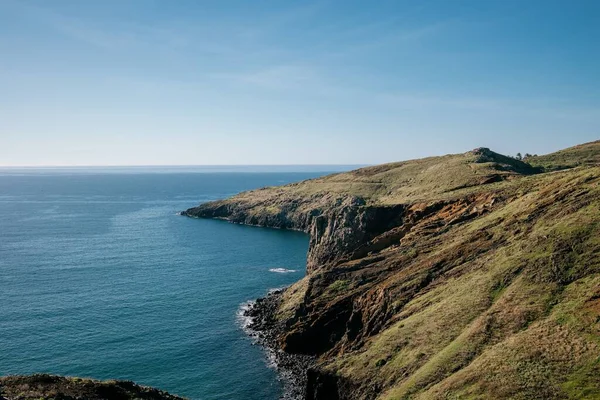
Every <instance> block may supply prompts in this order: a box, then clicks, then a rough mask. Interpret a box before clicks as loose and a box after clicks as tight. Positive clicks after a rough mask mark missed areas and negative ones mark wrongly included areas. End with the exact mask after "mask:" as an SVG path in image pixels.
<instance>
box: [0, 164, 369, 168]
mask: <svg viewBox="0 0 600 400" xmlns="http://www.w3.org/2000/svg"><path fill="white" fill-rule="evenodd" d="M365 165H373V164H369V163H350V164H327V163H326V164H139V165H137V164H133V165H132V164H108V165H83V164H82V165H3V164H0V168H149V167H153V168H157V167H159V168H160V167H162V168H164V167H335V166H365Z"/></svg>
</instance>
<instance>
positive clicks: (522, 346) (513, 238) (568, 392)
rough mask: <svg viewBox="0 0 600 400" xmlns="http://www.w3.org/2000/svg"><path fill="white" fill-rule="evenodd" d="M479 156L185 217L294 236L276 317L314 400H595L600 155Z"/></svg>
mask: <svg viewBox="0 0 600 400" xmlns="http://www.w3.org/2000/svg"><path fill="white" fill-rule="evenodd" d="M527 161H528V162H527V163H526V162H522V161H519V160H515V159H512V158H510V157H506V156H503V155H500V154H497V153H494V152H493V151H491V150H489V149H485V148H480V149H475V150H473V151H471V152H468V153H464V154H457V155H448V156H443V157H432V158H426V159H421V160H412V161H406V162H400V163H392V164H384V165H379V166H374V167H367V168H362V169H359V170H356V171H351V172H347V173H340V174H334V175H330V176H326V177H323V178H318V179H313V180H307V181H303V182H299V183H296V184H292V185H286V186H281V187H271V188H264V189H259V190H254V191H249V192H244V193H241V194H239V195H237V196H234V197H232V198H229V199H225V200H220V201H216V202H210V203H205V204H201V205H199V206H198V207H194V208H191V209H189V210H187V211H184V212H183V213H182V214H184V215H187V216H190V217H201V218H220V219H226V220H229V221H231V222H235V223H244V224H252V225H259V226H266V227H275V228H282V229H295V230H301V231H304V232H306V233H308V234H309V235H310V246H309V252H308V257H307V272H308V274H307V276H306V277H305V278H304V279H302V280H301V281H299V282H297V283H296V284H294V285H293V286H291V287H290V288H288V289H287V290H286V291H285V292H284V293H283V294H282V296H281V299H280V301H279V302H278V303H277V304H278V306H277V310H276V311H275V312H274V315H273V319H274V320H275V322H276V324H278V326H279V329H278V330H276V332H278V333H277V338H276V341H277V343H278V344H279V346H280V347H281V348H282V349H284V350H285V351H286V352H289V353H298V354H307V355H312V356H314V357H315V358H316V360H317V361H316V365H315V366H314V367H312V368H311V369H310V370H309V371H308V381H307V383H306V392H305V394H304V395H303V396H304V397H306V398H307V399H409V398H410V399H413V398H414V399H447V398H468V399H488V398H495V399H508V398H511V399H519V398H522V399H535V398H540V399H541V398H544V399H551V398H556V399H562V398H590V399H591V398H600V379H598V376H600V163H599V161H600V142H593V143H588V144H585V145H581V146H577V147H574V148H571V149H567V150H564V151H562V152H558V153H554V154H550V155H547V156H541V157H532V158H531V159H527Z"/></svg>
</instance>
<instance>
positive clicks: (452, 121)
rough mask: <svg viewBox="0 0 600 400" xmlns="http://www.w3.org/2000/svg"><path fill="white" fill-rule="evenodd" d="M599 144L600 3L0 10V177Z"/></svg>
mask: <svg viewBox="0 0 600 400" xmlns="http://www.w3.org/2000/svg"><path fill="white" fill-rule="evenodd" d="M599 138H600V1H597V0H590V1H585V0H568V1H567V0H565V1H552V0H540V1H535V0H517V1H511V0H501V1H492V0H473V1H461V0H438V1H399V0H396V1H364V0H356V1H348V0H343V1H315V2H305V1H259V0H253V1H248V0H238V1H225V0H219V1H192V0H189V1H184V0H180V1H167V0H163V1H152V0H139V1H137V0H131V1H124V0H118V1H109V0H102V1H81V0H72V1H62V0H52V1H25V0H0V165H164V164H168V165H175V164H323V163H328V164H352V163H380V162H386V161H395V160H403V159H409V158H417V157H422V156H427V155H434V154H446V153H456V152H464V151H467V150H469V149H472V148H474V147H478V146H487V147H491V148H492V149H494V150H496V151H499V152H503V153H509V154H515V153H516V152H522V153H525V152H530V153H540V154H541V153H546V152H551V151H554V150H556V149H559V148H563V147H567V146H570V145H574V144H577V143H581V142H586V141H591V140H596V139H599Z"/></svg>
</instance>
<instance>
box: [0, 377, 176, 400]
mask: <svg viewBox="0 0 600 400" xmlns="http://www.w3.org/2000/svg"><path fill="white" fill-rule="evenodd" d="M4 399H6V400H40V399H62V400H71V399H73V400H75V399H86V400H105V399H106V400H130V399H131V400H133V399H136V400H183V398H182V397H178V396H173V395H170V394H168V393H166V392H163V391H161V390H158V389H153V388H149V387H145V386H139V385H136V384H135V383H133V382H129V381H97V380H93V379H83V378H68V377H62V376H54V375H45V374H40V375H31V376H5V377H0V400H4Z"/></svg>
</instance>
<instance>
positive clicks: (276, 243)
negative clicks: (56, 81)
mask: <svg viewBox="0 0 600 400" xmlns="http://www.w3.org/2000/svg"><path fill="white" fill-rule="evenodd" d="M272 169H273V168H271V169H269V168H267V167H264V168H263V169H259V170H257V169H246V170H245V169H243V168H240V167H232V168H226V169H222V168H221V169H219V168H195V169H194V168H179V169H178V168H166V169H165V168H146V169H144V168H141V169H140V168H116V169H115V168H112V169H111V168H108V169H106V168H105V169H102V168H92V169H85V168H84V169H68V168H67V169H63V168H58V169H29V168H26V169H0V375H8V374H29V373H38V372H39V373H41V372H45V373H52V374H60V375H71V376H85V377H93V378H97V379H128V380H133V381H135V382H137V383H140V384H143V385H150V386H156V387H159V388H161V389H164V390H167V391H170V392H172V393H176V394H179V395H182V396H187V397H189V398H192V399H204V400H210V399H261V400H264V399H277V398H278V396H279V394H280V391H281V384H280V382H279V381H278V380H277V376H276V372H275V371H274V370H273V369H272V368H269V366H268V361H267V360H266V357H265V354H264V353H263V351H262V349H261V348H260V347H258V346H256V345H253V343H252V340H251V339H250V338H248V337H247V336H246V335H245V334H244V332H243V330H242V329H241V328H240V324H239V316H238V315H237V313H238V310H239V308H240V305H241V304H243V303H244V302H246V301H248V300H251V299H254V298H256V297H260V296H262V295H264V294H265V293H266V292H267V290H268V289H269V288H275V287H281V286H284V285H288V284H290V283H292V282H294V281H296V280H298V279H300V278H301V277H302V276H303V274H304V266H305V261H306V250H307V246H308V238H307V237H306V236H305V235H304V234H302V233H298V232H290V231H280V230H275V229H264V228H255V227H247V226H240V225H233V224H228V223H225V222H222V221H213V220H198V219H190V218H186V217H181V216H178V215H176V213H177V211H180V210H183V209H186V208H188V207H191V206H194V205H196V204H198V203H199V202H204V201H209V200H214V199H218V198H223V197H227V196H230V195H232V194H235V193H237V192H240V191H243V190H248V189H252V188H257V187H262V186H270V185H280V184H285V183H289V182H294V181H299V180H302V179H307V178H311V177H315V176H320V175H323V174H324V173H325V172H326V171H328V170H332V169H336V170H341V169H347V168H344V167H340V168H331V167H323V168H321V169H319V168H313V169H312V170H308V169H305V171H304V172H293V170H289V169H288V170H285V171H283V172H274V171H273V170H272ZM242 171H243V172H242ZM248 171H251V172H248ZM252 171H253V172H252ZM283 270H294V271H295V272H291V273H280V272H281V271H283Z"/></svg>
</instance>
